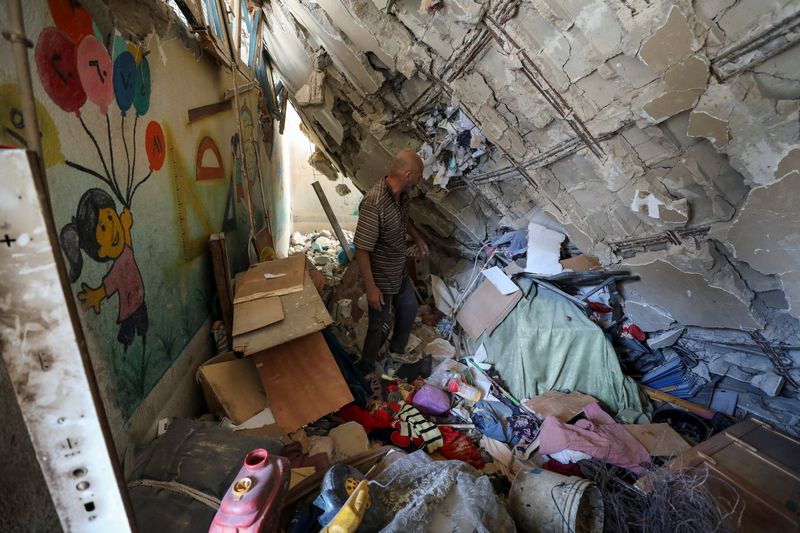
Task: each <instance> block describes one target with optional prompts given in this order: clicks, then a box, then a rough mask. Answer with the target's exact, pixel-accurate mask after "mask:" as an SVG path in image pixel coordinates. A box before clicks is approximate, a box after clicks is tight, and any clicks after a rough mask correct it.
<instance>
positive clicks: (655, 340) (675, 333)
mask: <svg viewBox="0 0 800 533" xmlns="http://www.w3.org/2000/svg"><path fill="white" fill-rule="evenodd" d="M684 332H686V328H678V329H671V330H669V331H665V332H664V333H661V334H660V335H656V336H654V337H650V338H648V339H647V345H648V346H649V347H650V349H652V350H658V349H659V348H668V347H670V346H672V345H673V344H675V343H676V342H678V339H680V338H681V335H683V334H684Z"/></svg>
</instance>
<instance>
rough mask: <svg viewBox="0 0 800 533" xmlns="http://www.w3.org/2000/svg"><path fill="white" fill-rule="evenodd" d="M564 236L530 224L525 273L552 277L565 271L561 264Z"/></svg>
mask: <svg viewBox="0 0 800 533" xmlns="http://www.w3.org/2000/svg"><path fill="white" fill-rule="evenodd" d="M563 240H564V234H563V233H559V232H557V231H553V230H551V229H547V228H545V227H544V226H541V225H539V224H536V223H534V222H531V223H530V224H528V255H527V259H528V263H527V265H526V266H525V272H530V273H532V274H542V275H545V276H552V275H554V274H560V273H561V272H562V271H563V270H564V269H563V267H562V266H561V263H559V259H560V258H561V242H562V241H563Z"/></svg>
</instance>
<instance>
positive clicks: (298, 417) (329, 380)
mask: <svg viewBox="0 0 800 533" xmlns="http://www.w3.org/2000/svg"><path fill="white" fill-rule="evenodd" d="M253 360H254V361H255V364H256V369H257V370H258V375H259V377H260V378H261V383H262V384H263V386H264V389H265V390H266V391H267V395H268V396H269V398H270V403H271V407H272V413H273V415H275V420H276V421H277V422H278V425H280V427H281V428H282V429H283V430H284V431H286V432H287V433H291V432H293V431H297V430H298V429H300V428H301V427H303V426H305V425H306V424H308V423H310V422H313V421H315V420H318V419H319V418H321V417H323V416H325V415H327V414H328V413H331V412H333V411H336V410H338V409H339V408H341V407H343V406H344V405H346V404H348V403H350V402H352V401H353V395H352V394H351V393H350V389H348V388H347V383H346V382H345V380H344V378H343V377H342V374H341V372H340V371H339V367H338V366H337V365H336V361H335V360H334V358H333V355H332V354H331V351H330V349H329V348H328V345H327V343H326V342H325V338H324V337H323V336H322V333H319V332H316V333H312V334H310V335H306V336H304V337H300V338H299V339H295V340H293V341H290V342H287V343H285V344H281V345H280V346H276V347H274V348H270V349H269V350H264V351H262V352H259V353H257V354H254V355H253Z"/></svg>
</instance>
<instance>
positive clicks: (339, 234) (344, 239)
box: [311, 181, 353, 261]
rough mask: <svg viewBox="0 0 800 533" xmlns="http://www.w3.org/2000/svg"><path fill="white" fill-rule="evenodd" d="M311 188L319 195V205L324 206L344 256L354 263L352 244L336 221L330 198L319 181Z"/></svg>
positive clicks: (323, 208)
mask: <svg viewBox="0 0 800 533" xmlns="http://www.w3.org/2000/svg"><path fill="white" fill-rule="evenodd" d="M311 186H312V187H314V192H315V193H317V198H319V203H320V204H322V210H323V211H325V215H327V217H328V222H330V223H331V227H332V228H333V232H334V233H335V234H336V238H337V239H339V244H341V245H342V250H344V255H346V256H347V260H348V261H352V260H353V252H352V251H351V250H350V244H349V243H348V242H347V237H345V235H344V232H343V231H342V226H340V225H339V221H338V220H337V219H336V213H334V212H333V208H332V207H331V204H330V202H328V197H327V196H325V191H323V190H322V185H320V183H319V181H315V182H313V183H312V184H311Z"/></svg>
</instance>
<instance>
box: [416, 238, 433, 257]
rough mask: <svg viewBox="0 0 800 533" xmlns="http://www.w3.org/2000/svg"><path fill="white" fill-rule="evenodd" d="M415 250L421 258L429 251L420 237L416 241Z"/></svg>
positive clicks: (426, 244)
mask: <svg viewBox="0 0 800 533" xmlns="http://www.w3.org/2000/svg"><path fill="white" fill-rule="evenodd" d="M417 248H419V255H420V256H421V257H425V256H426V255H428V254H429V253H430V251H431V250H430V248H428V243H427V242H425V239H423V238H422V237H420V238H419V239H417Z"/></svg>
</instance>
